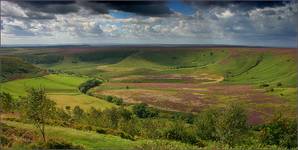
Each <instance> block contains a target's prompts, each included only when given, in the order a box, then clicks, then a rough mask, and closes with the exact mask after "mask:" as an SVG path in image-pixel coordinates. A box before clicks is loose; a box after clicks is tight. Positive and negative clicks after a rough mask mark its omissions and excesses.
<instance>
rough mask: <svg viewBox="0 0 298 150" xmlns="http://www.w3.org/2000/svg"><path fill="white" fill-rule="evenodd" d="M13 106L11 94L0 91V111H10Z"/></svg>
mask: <svg viewBox="0 0 298 150" xmlns="http://www.w3.org/2000/svg"><path fill="white" fill-rule="evenodd" d="M13 108H14V101H13V99H12V96H11V95H10V94H9V93H6V92H0V113H1V111H12V110H13Z"/></svg>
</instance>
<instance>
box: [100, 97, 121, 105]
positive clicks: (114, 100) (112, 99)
mask: <svg viewBox="0 0 298 150" xmlns="http://www.w3.org/2000/svg"><path fill="white" fill-rule="evenodd" d="M104 98H105V100H106V101H108V102H110V103H114V104H116V105H122V104H123V99H122V98H119V97H116V96H110V95H109V96H106V97H104Z"/></svg>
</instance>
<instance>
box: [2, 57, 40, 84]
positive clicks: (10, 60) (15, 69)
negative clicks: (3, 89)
mask: <svg viewBox="0 0 298 150" xmlns="http://www.w3.org/2000/svg"><path fill="white" fill-rule="evenodd" d="M0 70H1V71H0V82H3V81H8V80H14V79H20V78H25V77H34V76H39V75H41V74H43V72H42V70H41V69H40V68H37V67H35V66H33V65H31V64H29V63H26V62H24V61H22V60H21V59H18V58H15V57H3V56H1V57H0Z"/></svg>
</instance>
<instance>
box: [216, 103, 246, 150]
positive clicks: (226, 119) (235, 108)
mask: <svg viewBox="0 0 298 150" xmlns="http://www.w3.org/2000/svg"><path fill="white" fill-rule="evenodd" d="M215 129H216V132H217V136H218V137H219V139H220V140H221V141H222V142H223V143H226V144H228V145H231V146H233V145H235V144H238V143H239V142H240V141H239V140H241V139H242V138H241V137H243V136H244V135H245V132H246V131H247V115H246V112H245V110H244V109H243V107H241V106H239V104H238V103H233V104H231V105H229V106H228V107H227V108H226V109H225V110H224V111H223V112H222V114H221V116H219V117H218V120H217V123H216V128H215Z"/></svg>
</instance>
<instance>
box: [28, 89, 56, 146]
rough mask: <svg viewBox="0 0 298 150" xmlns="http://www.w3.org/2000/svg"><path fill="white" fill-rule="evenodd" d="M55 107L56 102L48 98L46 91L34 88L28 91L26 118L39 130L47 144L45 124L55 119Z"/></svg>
mask: <svg viewBox="0 0 298 150" xmlns="http://www.w3.org/2000/svg"><path fill="white" fill-rule="evenodd" d="M55 105H56V103H55V102H54V101H51V100H50V99H48V98H47V96H46V92H45V89H43V88H36V89H35V88H32V89H30V90H28V96H27V98H26V116H27V118H28V119H29V120H30V121H32V122H33V124H34V125H35V126H36V127H37V128H38V130H39V131H40V133H41V135H42V138H43V141H44V142H46V135H45V124H46V122H47V121H48V120H49V119H50V118H52V117H53V116H52V115H53V114H54V113H55Z"/></svg>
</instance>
